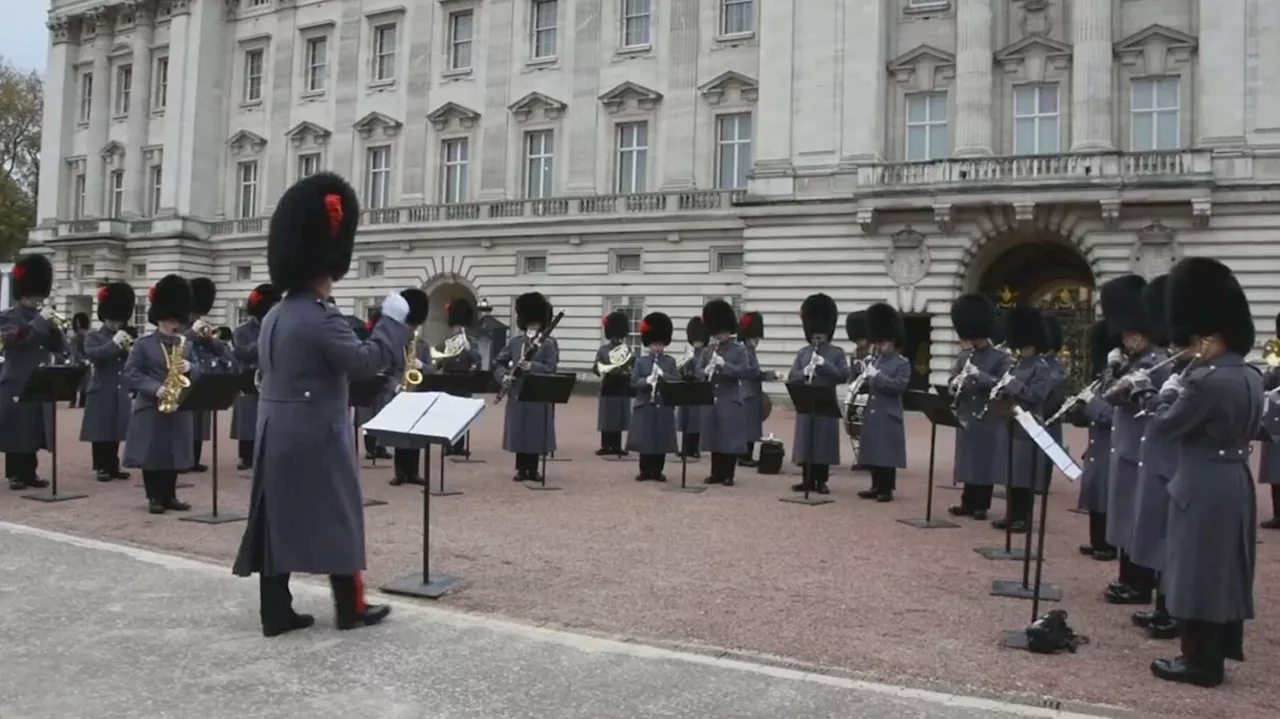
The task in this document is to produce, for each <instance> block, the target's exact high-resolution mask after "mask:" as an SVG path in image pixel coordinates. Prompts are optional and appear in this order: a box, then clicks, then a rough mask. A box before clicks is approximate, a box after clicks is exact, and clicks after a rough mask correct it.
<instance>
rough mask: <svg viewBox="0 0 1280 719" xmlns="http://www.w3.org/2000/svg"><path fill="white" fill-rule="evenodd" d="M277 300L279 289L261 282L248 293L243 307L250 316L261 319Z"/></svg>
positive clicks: (278, 299)
mask: <svg viewBox="0 0 1280 719" xmlns="http://www.w3.org/2000/svg"><path fill="white" fill-rule="evenodd" d="M279 301H280V290H277V289H276V288H275V285H271V284H261V285H258V286H257V287H254V288H253V292H250V293H249V301H248V302H247V303H245V309H246V310H248V312H249V316H250V317H254V318H256V319H262V318H263V317H266V316H267V313H268V312H270V311H271V308H272V307H275V306H276V303H277V302H279Z"/></svg>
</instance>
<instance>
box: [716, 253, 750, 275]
mask: <svg viewBox="0 0 1280 719" xmlns="http://www.w3.org/2000/svg"><path fill="white" fill-rule="evenodd" d="M727 257H736V258H737V265H738V266H737V267H727V266H726V263H725V258H727ZM711 261H712V266H711V271H712V272H742V271H743V270H744V269H746V266H747V256H746V253H745V252H743V251H742V250H715V251H713V252H712V255H711Z"/></svg>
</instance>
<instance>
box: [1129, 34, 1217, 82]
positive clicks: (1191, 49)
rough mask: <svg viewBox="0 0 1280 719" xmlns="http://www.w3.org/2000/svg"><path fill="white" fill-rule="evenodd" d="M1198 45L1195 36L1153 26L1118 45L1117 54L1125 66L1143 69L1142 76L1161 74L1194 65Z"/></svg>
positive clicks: (1141, 70)
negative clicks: (1184, 65)
mask: <svg viewBox="0 0 1280 719" xmlns="http://www.w3.org/2000/svg"><path fill="white" fill-rule="evenodd" d="M1196 44H1197V43H1196V39H1195V38H1194V37H1192V36H1191V35H1188V34H1186V33H1185V32H1182V31H1181V30H1174V29H1173V28H1169V27H1165V26H1164V25H1151V26H1149V27H1147V28H1145V29H1143V30H1139V31H1138V32H1135V33H1134V34H1132V35H1130V36H1128V37H1126V38H1124V39H1123V40H1121V41H1120V42H1117V43H1116V44H1115V53H1116V56H1117V57H1119V58H1120V62H1122V63H1124V64H1125V65H1128V66H1131V67H1137V66H1140V67H1141V69H1140V70H1139V72H1140V73H1142V74H1147V75H1160V74H1163V73H1166V72H1168V71H1169V70H1171V69H1172V68H1174V67H1176V66H1178V65H1182V64H1185V63H1187V62H1190V61H1191V56H1192V55H1194V54H1195V51H1196Z"/></svg>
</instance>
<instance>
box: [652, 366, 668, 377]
mask: <svg viewBox="0 0 1280 719" xmlns="http://www.w3.org/2000/svg"><path fill="white" fill-rule="evenodd" d="M653 373H654V374H655V375H656V376H658V377H665V376H666V374H667V373H666V372H663V371H662V368H661V367H654V368H653Z"/></svg>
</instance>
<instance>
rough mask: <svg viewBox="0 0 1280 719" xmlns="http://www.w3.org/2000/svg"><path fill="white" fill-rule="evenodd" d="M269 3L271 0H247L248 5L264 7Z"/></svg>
mask: <svg viewBox="0 0 1280 719" xmlns="http://www.w3.org/2000/svg"><path fill="white" fill-rule="evenodd" d="M270 4H271V0H249V7H266V6H268V5H270Z"/></svg>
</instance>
